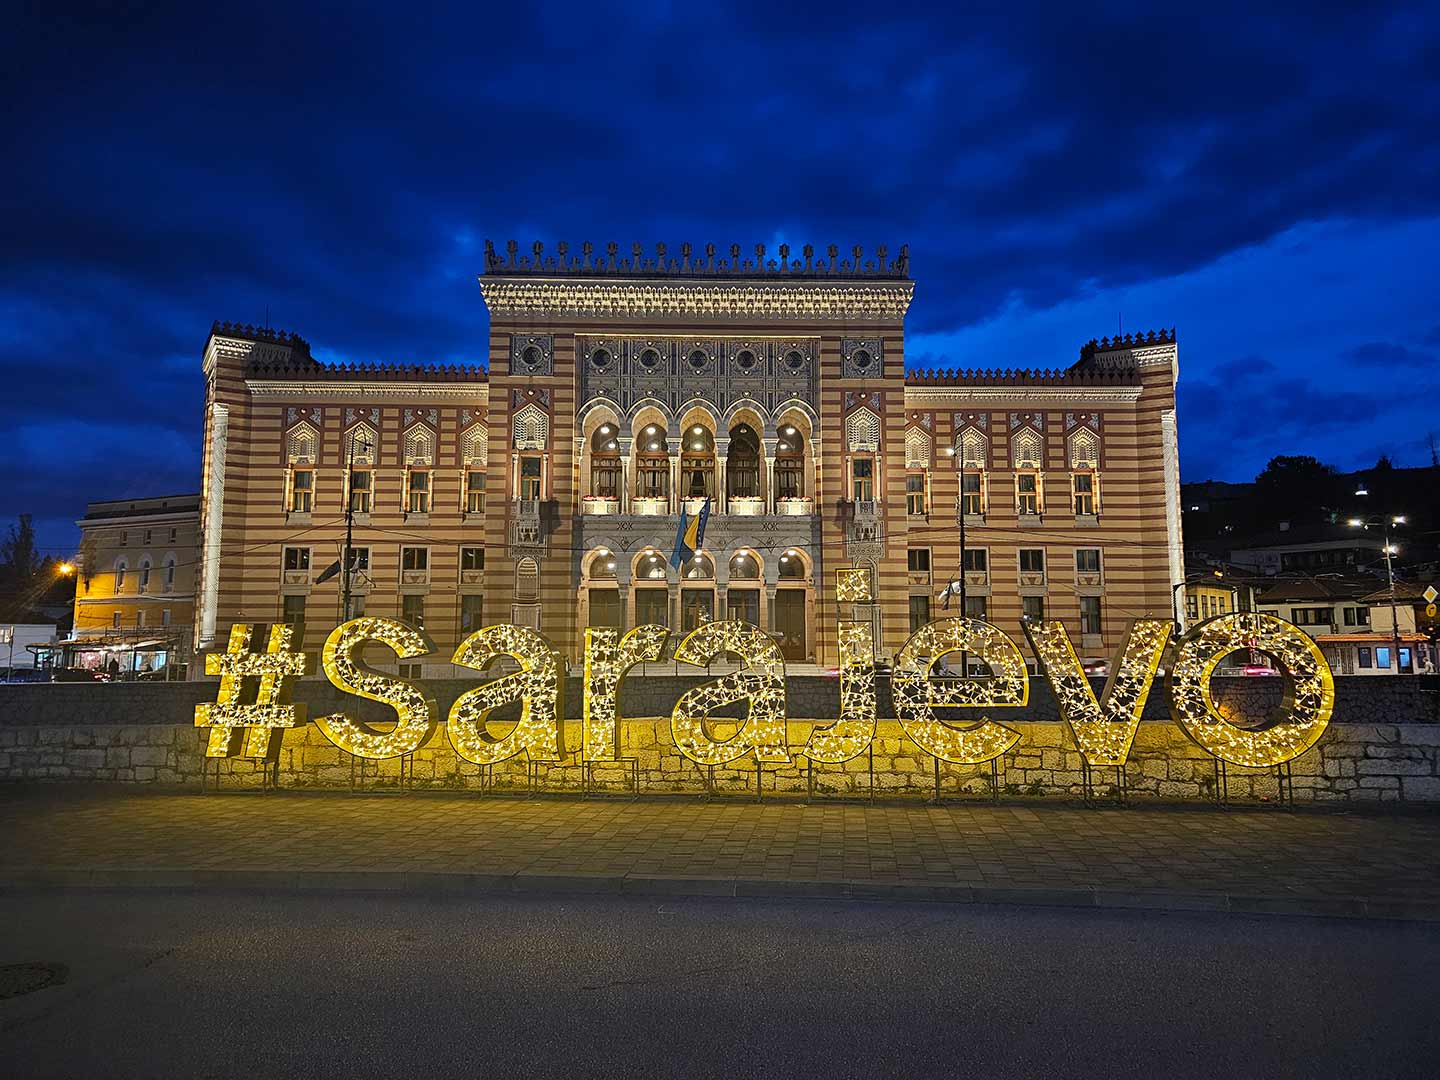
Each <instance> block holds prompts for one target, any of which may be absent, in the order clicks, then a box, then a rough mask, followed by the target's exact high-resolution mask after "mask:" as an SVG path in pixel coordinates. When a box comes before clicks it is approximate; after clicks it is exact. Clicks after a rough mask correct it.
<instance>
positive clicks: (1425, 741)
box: [1400, 724, 1440, 746]
mask: <svg viewBox="0 0 1440 1080" xmlns="http://www.w3.org/2000/svg"><path fill="white" fill-rule="evenodd" d="M1400 742H1401V743H1402V744H1404V745H1406V746H1440V724H1406V725H1404V726H1403V727H1401V728H1400Z"/></svg>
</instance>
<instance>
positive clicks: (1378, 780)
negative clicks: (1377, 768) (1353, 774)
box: [1360, 776, 1400, 790]
mask: <svg viewBox="0 0 1440 1080" xmlns="http://www.w3.org/2000/svg"><path fill="white" fill-rule="evenodd" d="M1399 786H1400V779H1399V777H1396V776H1362V777H1361V778H1360V787H1361V788H1362V789H1367V788H1368V789H1372V790H1373V789H1378V788H1398V787H1399Z"/></svg>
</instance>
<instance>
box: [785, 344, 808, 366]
mask: <svg viewBox="0 0 1440 1080" xmlns="http://www.w3.org/2000/svg"><path fill="white" fill-rule="evenodd" d="M785 366H786V367H787V368H789V369H790V370H791V371H799V370H800V369H801V368H803V367H804V366H805V354H804V353H802V352H801V351H800V350H799V349H791V350H790V351H789V352H787V353H786V354H785Z"/></svg>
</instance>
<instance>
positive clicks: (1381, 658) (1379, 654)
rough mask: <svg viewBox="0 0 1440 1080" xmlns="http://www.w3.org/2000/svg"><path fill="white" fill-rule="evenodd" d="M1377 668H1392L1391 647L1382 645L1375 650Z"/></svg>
mask: <svg viewBox="0 0 1440 1080" xmlns="http://www.w3.org/2000/svg"><path fill="white" fill-rule="evenodd" d="M1375 666H1376V667H1383V668H1388V667H1389V666H1390V646H1388V645H1381V646H1379V647H1378V648H1376V650H1375Z"/></svg>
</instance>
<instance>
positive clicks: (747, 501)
mask: <svg viewBox="0 0 1440 1080" xmlns="http://www.w3.org/2000/svg"><path fill="white" fill-rule="evenodd" d="M725 512H726V513H727V514H735V515H737V516H739V517H760V516H761V515H762V514H764V513H765V500H764V499H762V498H760V496H758V495H732V496H730V500H729V501H728V502H727V503H726V504H725ZM781 513H784V511H783V510H782V511H781Z"/></svg>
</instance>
